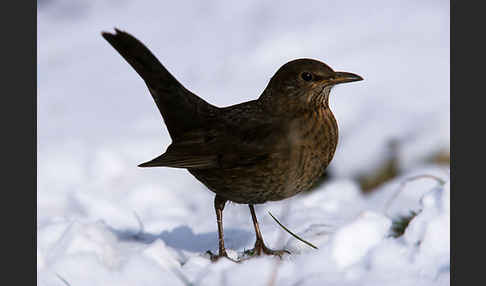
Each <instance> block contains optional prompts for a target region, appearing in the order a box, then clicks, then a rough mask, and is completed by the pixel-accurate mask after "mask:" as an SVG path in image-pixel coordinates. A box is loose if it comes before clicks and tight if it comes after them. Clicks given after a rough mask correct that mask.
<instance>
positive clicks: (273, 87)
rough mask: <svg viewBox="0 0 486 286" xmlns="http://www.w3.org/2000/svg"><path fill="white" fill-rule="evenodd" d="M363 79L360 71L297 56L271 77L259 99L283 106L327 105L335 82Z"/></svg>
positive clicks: (312, 106) (311, 107) (303, 107)
mask: <svg viewBox="0 0 486 286" xmlns="http://www.w3.org/2000/svg"><path fill="white" fill-rule="evenodd" d="M359 80H363V78H362V77H361V76H359V75H357V74H353V73H349V72H336V71H334V70H333V69H332V68H330V67H329V66H328V65H326V64H325V63H323V62H320V61H317V60H313V59H297V60H293V61H290V62H288V63H286V64H284V65H283V66H282V67H280V69H278V71H277V72H276V73H275V75H274V76H273V77H272V78H271V80H270V82H269V83H268V86H267V88H266V89H265V91H264V92H263V94H262V96H261V97H260V100H261V101H263V102H265V104H267V105H270V106H272V105H275V106H274V107H275V108H278V105H280V106H281V107H282V108H284V109H288V108H291V107H295V108H299V109H315V108H321V107H324V108H327V107H328V101H329V92H330V91H331V88H332V87H333V86H335V85H336V84H340V83H346V82H353V81H359Z"/></svg>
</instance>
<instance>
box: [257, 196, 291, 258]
mask: <svg viewBox="0 0 486 286" xmlns="http://www.w3.org/2000/svg"><path fill="white" fill-rule="evenodd" d="M248 206H249V207H250V213H251V218H252V220H253V226H254V227H255V234H256V241H255V247H254V248H253V249H252V250H250V251H249V253H250V254H252V255H262V253H265V254H267V255H277V256H278V257H282V255H283V254H284V253H287V254H290V252H289V251H287V250H272V249H270V248H268V247H266V246H265V243H263V237H262V233H261V232H260V227H259V226H258V220H257V217H256V214H255V209H254V208H253V205H252V204H249V205H248Z"/></svg>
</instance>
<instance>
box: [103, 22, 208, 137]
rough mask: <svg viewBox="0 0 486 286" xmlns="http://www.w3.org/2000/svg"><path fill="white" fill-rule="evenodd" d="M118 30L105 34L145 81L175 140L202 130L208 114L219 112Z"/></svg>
mask: <svg viewBox="0 0 486 286" xmlns="http://www.w3.org/2000/svg"><path fill="white" fill-rule="evenodd" d="M115 31H116V33H114V34H112V33H107V32H102V33H101V35H102V36H103V38H105V39H106V40H107V41H108V42H109V43H110V44H111V45H112V46H113V47H114V48H115V49H116V50H117V51H118V52H119V53H120V55H121V56H122V57H123V58H124V59H125V60H126V61H127V62H128V63H129V64H130V65H131V66H132V67H133V68H134V69H135V71H136V72H137V73H138V74H139V75H140V76H141V77H142V79H143V80H144V81H145V83H146V84H147V87H148V88H149V91H150V93H151V94H152V97H153V99H154V100H155V103H156V104H157V107H158V109H159V111H160V113H161V114H162V117H163V118H164V122H165V124H166V125H167V129H168V130H169V134H170V136H171V137H172V139H173V140H174V141H175V140H177V138H178V137H180V136H182V135H183V134H184V133H185V132H187V131H189V130H192V129H195V128H198V127H200V126H201V124H202V123H203V121H205V119H206V117H207V116H208V114H210V113H211V112H212V111H215V110H216V109H217V107H215V106H213V105H210V104H209V103H207V102H206V101H204V100H203V99H201V98H200V97H198V96H197V95H195V94H193V93H192V92H190V91H189V90H187V89H186V88H185V87H184V86H183V85H182V84H180V83H179V82H178V81H177V79H176V78H175V77H174V76H172V75H171V74H170V72H169V71H168V70H167V69H166V68H165V67H164V66H163V65H162V64H161V63H160V62H159V60H158V59H157V58H156V57H155V56H154V55H153V54H152V53H151V52H150V50H149V49H148V48H147V47H146V46H145V45H144V44H142V43H141V42H140V41H139V40H137V39H136V38H135V37H133V36H132V35H130V34H128V33H126V32H123V31H120V30H118V29H116V28H115Z"/></svg>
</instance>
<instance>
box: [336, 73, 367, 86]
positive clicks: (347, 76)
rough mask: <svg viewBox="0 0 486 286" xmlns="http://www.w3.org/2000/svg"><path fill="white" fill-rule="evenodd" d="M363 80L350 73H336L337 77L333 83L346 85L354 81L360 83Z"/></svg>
mask: <svg viewBox="0 0 486 286" xmlns="http://www.w3.org/2000/svg"><path fill="white" fill-rule="evenodd" d="M360 80H363V78H362V77H361V76H359V75H357V74H354V73H350V72H336V76H335V77H334V79H332V80H331V81H332V82H333V83H334V84H338V83H345V82H353V81H360Z"/></svg>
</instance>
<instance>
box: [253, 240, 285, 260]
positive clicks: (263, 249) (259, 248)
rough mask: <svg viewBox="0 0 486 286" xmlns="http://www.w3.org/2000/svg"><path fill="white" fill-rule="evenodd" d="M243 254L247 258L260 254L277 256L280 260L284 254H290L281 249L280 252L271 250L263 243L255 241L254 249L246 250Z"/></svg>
mask: <svg viewBox="0 0 486 286" xmlns="http://www.w3.org/2000/svg"><path fill="white" fill-rule="evenodd" d="M245 254H246V255H248V256H250V257H251V256H260V255H262V254H266V255H274V256H278V257H279V258H282V256H283V255H284V254H291V253H290V251H288V250H285V249H282V250H273V249H270V248H268V247H267V246H266V245H265V244H264V243H263V241H260V240H257V241H256V242H255V247H254V248H253V249H250V250H246V251H245Z"/></svg>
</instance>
